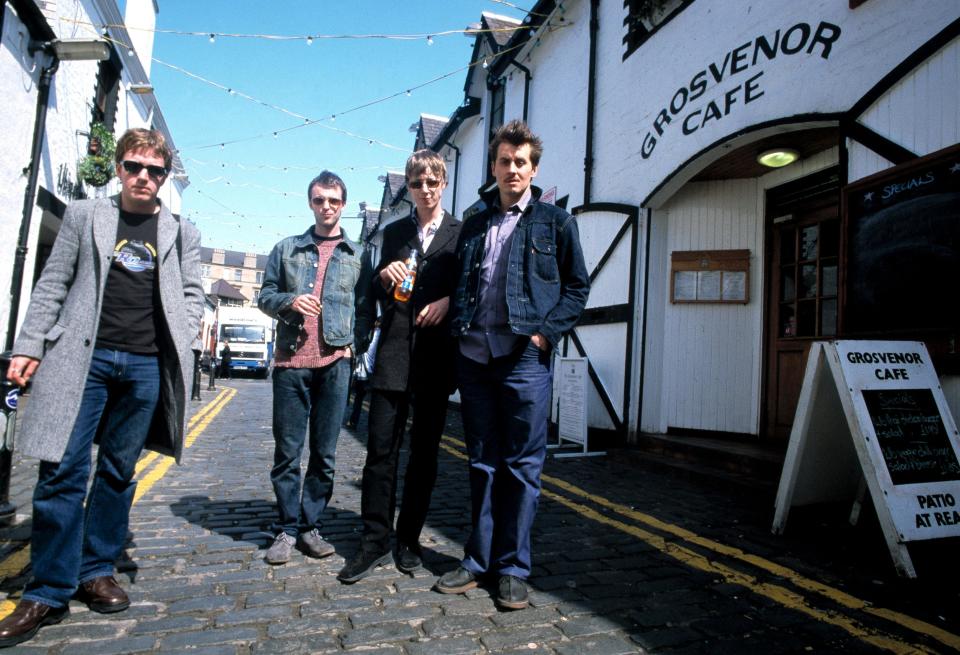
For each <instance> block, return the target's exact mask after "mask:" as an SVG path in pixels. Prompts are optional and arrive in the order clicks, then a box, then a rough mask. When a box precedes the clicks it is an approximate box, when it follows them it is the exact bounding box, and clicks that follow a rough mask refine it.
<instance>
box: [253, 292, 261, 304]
mask: <svg viewBox="0 0 960 655" xmlns="http://www.w3.org/2000/svg"><path fill="white" fill-rule="evenodd" d="M252 302H253V304H254V305H259V304H260V289H254V290H253V301H252Z"/></svg>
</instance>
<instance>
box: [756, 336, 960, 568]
mask: <svg viewBox="0 0 960 655" xmlns="http://www.w3.org/2000/svg"><path fill="white" fill-rule="evenodd" d="M864 489H865V490H868V491H869V493H870V497H871V498H872V500H873V505H874V507H875V508H876V512H877V518H878V519H879V522H880V526H881V528H882V529H883V534H884V538H885V539H886V542H887V547H888V549H889V550H890V555H891V556H892V558H893V562H894V566H895V567H896V569H897V572H898V573H899V574H900V575H903V576H907V577H911V578H914V577H916V571H915V569H914V567H913V562H912V561H911V559H910V554H909V553H908V551H907V543H909V542H911V541H921V540H927V539H940V538H944V537H956V536H960V438H958V434H957V426H956V422H955V420H954V418H953V415H952V414H951V413H950V408H949V407H948V406H947V402H946V399H945V398H944V395H943V390H942V389H941V387H940V383H939V380H938V378H937V374H936V372H935V371H934V369H933V365H932V364H931V361H930V355H929V353H928V352H927V348H926V346H925V345H924V344H923V343H922V342H916V341H855V340H841V341H830V342H822V341H818V342H815V343H813V344H812V345H811V347H810V355H809V357H808V359H807V367H806V372H805V374H804V378H803V387H802V388H801V391H800V399H799V402H798V405H797V414H796V418H795V419H794V422H793V429H792V431H791V433H790V443H789V445H788V447H787V456H786V459H785V461H784V466H783V473H782V474H781V477H780V486H779V489H778V490H777V501H776V509H775V514H774V520H773V532H774V533H777V534H780V533H782V532H783V530H784V529H785V527H786V522H787V514H788V513H789V511H790V508H791V507H792V506H795V505H805V504H811V503H818V502H827V501H833V500H845V499H850V500H852V501H854V512H853V514H852V515H851V520H855V519H854V517H855V515H856V512H857V511H858V509H859V502H860V500H861V499H862V493H863V491H864ZM858 496H859V497H858Z"/></svg>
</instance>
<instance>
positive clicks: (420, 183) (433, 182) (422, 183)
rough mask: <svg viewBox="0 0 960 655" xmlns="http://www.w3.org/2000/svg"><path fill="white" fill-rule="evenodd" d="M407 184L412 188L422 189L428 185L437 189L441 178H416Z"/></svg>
mask: <svg viewBox="0 0 960 655" xmlns="http://www.w3.org/2000/svg"><path fill="white" fill-rule="evenodd" d="M407 186H409V187H410V188H411V189H417V190H419V189H422V188H423V187H427V188H428V189H436V188H437V187H438V186H440V180H438V179H436V178H427V179H426V180H414V181H413V182H410V183H409V184H408V185H407Z"/></svg>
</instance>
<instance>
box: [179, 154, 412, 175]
mask: <svg viewBox="0 0 960 655" xmlns="http://www.w3.org/2000/svg"><path fill="white" fill-rule="evenodd" d="M183 161H184V162H190V163H191V164H196V165H198V166H216V167H218V168H238V169H240V170H242V171H262V170H268V171H279V172H281V173H286V172H287V171H310V172H312V171H315V170H316V167H315V166H289V165H288V166H275V165H272V164H255V165H251V164H241V163H238V162H223V161H207V160H202V159H195V158H194V157H183ZM396 169H397V167H396V166H384V165H377V166H348V167H347V168H346V170H348V171H351V172H357V171H391V170H396Z"/></svg>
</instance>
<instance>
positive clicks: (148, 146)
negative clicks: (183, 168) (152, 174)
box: [114, 127, 173, 171]
mask: <svg viewBox="0 0 960 655" xmlns="http://www.w3.org/2000/svg"><path fill="white" fill-rule="evenodd" d="M134 150H153V151H154V152H155V153H156V154H158V155H159V156H160V157H162V158H163V165H164V167H165V168H166V169H167V170H168V171H169V170H170V166H171V165H173V151H172V150H170V146H168V145H167V140H166V139H164V138H163V134H161V133H160V132H158V131H157V130H148V129H146V128H143V127H133V128H131V129H129V130H127V131H126V132H124V133H123V136H121V137H120V140H119V141H117V149H116V152H115V154H114V159H116V161H117V166H119V165H120V164H122V163H123V158H124V155H126V154H127V153H128V152H132V151H134Z"/></svg>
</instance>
